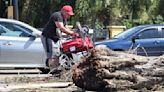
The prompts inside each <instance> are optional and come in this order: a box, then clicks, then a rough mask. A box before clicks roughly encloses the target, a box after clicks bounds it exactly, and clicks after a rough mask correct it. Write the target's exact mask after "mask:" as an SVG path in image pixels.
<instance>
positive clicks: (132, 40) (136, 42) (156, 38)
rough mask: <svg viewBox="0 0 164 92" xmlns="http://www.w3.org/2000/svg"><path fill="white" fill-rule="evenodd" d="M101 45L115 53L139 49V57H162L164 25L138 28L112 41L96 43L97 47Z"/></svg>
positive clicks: (163, 50)
mask: <svg viewBox="0 0 164 92" xmlns="http://www.w3.org/2000/svg"><path fill="white" fill-rule="evenodd" d="M100 44H104V45H106V46H107V47H108V48H110V49H112V50H114V51H129V50H132V49H136V48H137V49H136V53H137V54H138V55H144V56H145V55H148V56H160V55H162V54H164V24H154V25H153V24H152V25H141V26H136V27H133V28H130V29H128V30H126V31H124V32H122V33H120V34H118V35H117V36H115V37H113V38H112V39H110V40H105V41H101V42H95V45H100ZM145 52H146V53H145Z"/></svg>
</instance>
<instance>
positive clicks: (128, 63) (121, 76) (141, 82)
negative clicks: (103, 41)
mask: <svg viewBox="0 0 164 92" xmlns="http://www.w3.org/2000/svg"><path fill="white" fill-rule="evenodd" d="M163 76H164V57H163V56H159V57H144V56H137V55H134V54H128V53H123V52H114V51H112V50H109V49H107V48H106V47H104V46H100V47H99V46H98V47H95V49H93V50H92V51H91V55H90V56H88V57H87V58H85V59H83V60H82V61H81V63H80V64H79V65H78V66H77V67H76V68H75V69H74V71H73V81H74V83H75V85H76V86H78V87H80V88H83V89H86V90H91V91H100V92H113V91H120V90H129V89H131V90H142V89H143V88H144V89H146V90H152V91H154V90H157V86H158V87H162V88H163V87H164V77H163Z"/></svg>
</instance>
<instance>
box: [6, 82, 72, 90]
mask: <svg viewBox="0 0 164 92" xmlns="http://www.w3.org/2000/svg"><path fill="white" fill-rule="evenodd" d="M72 84H73V83H72V82H54V83H28V84H17V85H15V84H14V85H13V84H11V85H7V86H5V88H6V89H10V90H13V89H22V88H66V87H69V86H71V85H72Z"/></svg>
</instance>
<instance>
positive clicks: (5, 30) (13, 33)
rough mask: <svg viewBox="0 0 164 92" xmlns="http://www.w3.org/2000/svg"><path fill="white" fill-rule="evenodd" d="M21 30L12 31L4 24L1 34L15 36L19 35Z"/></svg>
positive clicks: (0, 26)
mask: <svg viewBox="0 0 164 92" xmlns="http://www.w3.org/2000/svg"><path fill="white" fill-rule="evenodd" d="M20 34H21V32H15V31H12V30H10V29H8V28H6V27H4V26H2V25H0V36H14V37H19V36H20Z"/></svg>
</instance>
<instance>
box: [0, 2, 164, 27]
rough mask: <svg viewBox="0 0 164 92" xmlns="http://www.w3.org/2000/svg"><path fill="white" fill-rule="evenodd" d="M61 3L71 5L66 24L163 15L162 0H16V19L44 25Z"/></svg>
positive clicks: (136, 21)
mask: <svg viewBox="0 0 164 92" xmlns="http://www.w3.org/2000/svg"><path fill="white" fill-rule="evenodd" d="M4 1H6V0H0V17H7V12H4V11H6V9H7V6H6V4H5V3H4ZM63 5H71V6H72V7H73V8H74V12H75V16H73V17H72V18H71V20H70V22H69V24H75V22H76V21H80V22H81V23H82V24H83V25H88V26H89V27H92V28H103V27H104V26H108V25H124V26H127V27H128V28H130V27H132V26H135V25H141V24H160V23H163V18H164V8H163V6H164V0H19V13H20V20H21V21H24V22H27V23H29V24H31V25H32V26H35V27H44V25H45V24H46V23H47V21H48V19H49V17H50V15H51V14H52V13H53V12H55V11H59V10H60V9H61V7H62V6H63Z"/></svg>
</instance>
